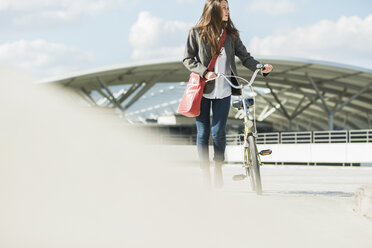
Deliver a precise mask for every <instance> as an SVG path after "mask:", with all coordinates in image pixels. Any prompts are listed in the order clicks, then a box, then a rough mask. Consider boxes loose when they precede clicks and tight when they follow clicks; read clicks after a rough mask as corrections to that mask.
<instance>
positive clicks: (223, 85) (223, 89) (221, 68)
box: [203, 47, 231, 99]
mask: <svg viewBox="0 0 372 248" xmlns="http://www.w3.org/2000/svg"><path fill="white" fill-rule="evenodd" d="M226 60H227V56H226V51H225V48H224V47H222V49H221V54H220V55H219V56H218V58H217V61H216V64H215V66H214V72H215V73H216V74H217V73H226ZM207 84H208V82H207ZM230 95H231V86H230V85H229V83H228V82H227V81H226V80H225V78H223V77H219V78H217V79H215V86H214V89H213V91H212V92H211V93H208V94H203V96H204V97H205V98H208V99H222V98H225V97H228V96H230Z"/></svg>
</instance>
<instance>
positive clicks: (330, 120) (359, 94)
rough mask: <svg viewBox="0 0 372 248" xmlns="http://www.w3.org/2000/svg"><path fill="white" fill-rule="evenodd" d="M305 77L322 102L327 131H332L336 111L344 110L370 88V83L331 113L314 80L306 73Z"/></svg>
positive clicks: (371, 85)
mask: <svg viewBox="0 0 372 248" xmlns="http://www.w3.org/2000/svg"><path fill="white" fill-rule="evenodd" d="M306 76H307V78H308V80H309V82H310V83H311V85H312V86H313V88H314V89H315V91H316V93H317V94H318V96H319V97H320V99H321V100H322V103H323V106H324V109H325V111H326V112H327V114H328V117H329V129H330V130H334V116H335V114H336V113H337V112H338V111H340V110H341V109H342V108H344V107H345V106H347V105H348V104H350V103H351V102H352V101H353V100H355V99H356V98H358V97H359V96H361V95H362V94H364V93H365V92H367V91H368V90H369V89H370V88H371V87H372V84H371V83H370V84H367V85H366V86H365V87H363V88H362V89H361V90H360V91H359V92H357V93H356V94H355V95H353V96H352V97H350V98H349V99H348V100H347V101H346V102H344V103H343V104H341V105H340V106H338V107H336V108H335V109H334V110H333V111H331V110H330V108H329V106H328V105H327V102H326V101H325V99H324V97H323V95H322V94H321V93H320V90H319V88H318V86H317V85H316V83H315V82H314V80H313V79H312V78H311V77H310V75H309V74H308V73H306ZM345 92H346V90H344V92H343V94H345ZM340 100H342V99H340Z"/></svg>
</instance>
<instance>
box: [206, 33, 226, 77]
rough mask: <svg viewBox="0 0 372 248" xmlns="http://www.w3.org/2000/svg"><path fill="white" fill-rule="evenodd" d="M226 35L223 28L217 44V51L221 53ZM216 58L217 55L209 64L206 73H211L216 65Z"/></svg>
mask: <svg viewBox="0 0 372 248" xmlns="http://www.w3.org/2000/svg"><path fill="white" fill-rule="evenodd" d="M226 35H227V32H226V28H224V29H223V32H222V36H221V38H220V42H219V43H218V46H219V51H221V49H222V46H223V43H225V39H226ZM217 58H218V54H216V55H214V56H213V58H212V60H211V62H209V65H208V71H212V70H213V68H214V65H215V64H216V61H217Z"/></svg>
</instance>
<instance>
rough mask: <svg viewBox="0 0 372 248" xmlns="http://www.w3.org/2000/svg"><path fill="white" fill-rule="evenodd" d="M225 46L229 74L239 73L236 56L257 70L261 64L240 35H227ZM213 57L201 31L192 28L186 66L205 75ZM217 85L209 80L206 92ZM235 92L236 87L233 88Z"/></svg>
mask: <svg viewBox="0 0 372 248" xmlns="http://www.w3.org/2000/svg"><path fill="white" fill-rule="evenodd" d="M223 46H224V48H225V51H226V55H227V60H226V74H227V75H231V74H233V75H237V72H236V65H235V56H238V58H239V59H240V60H241V61H242V64H243V65H244V66H245V67H247V68H248V69H250V70H252V71H254V70H256V65H257V64H259V62H258V61H257V60H255V59H254V58H253V57H252V56H251V55H250V53H249V52H248V51H247V49H246V48H245V46H244V45H243V42H242V41H241V40H240V37H238V38H236V39H235V40H233V38H232V36H231V35H230V34H227V35H226V40H225V43H224V45H223ZM211 59H212V55H211V48H210V46H209V45H207V44H205V42H204V41H203V40H202V39H201V38H200V35H199V31H198V30H197V29H195V28H192V29H191V30H190V33H189V36H188V38H187V43H186V48H185V54H184V57H183V64H184V65H185V67H186V68H187V69H188V70H189V71H191V72H195V73H197V74H199V75H200V76H201V77H203V75H204V73H205V72H206V71H207V69H208V64H209V62H210V61H211ZM214 86H215V83H214V81H211V82H208V83H207V84H206V85H205V88H204V93H210V92H212V91H213V89H214ZM233 94H234V88H233Z"/></svg>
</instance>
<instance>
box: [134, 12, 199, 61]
mask: <svg viewBox="0 0 372 248" xmlns="http://www.w3.org/2000/svg"><path fill="white" fill-rule="evenodd" d="M191 26H192V24H190V23H184V22H179V21H165V20H162V19H160V18H158V17H155V16H152V15H151V14H150V13H149V12H146V11H144V12H141V13H140V14H139V16H138V19H137V21H136V23H135V24H133V26H132V27H131V30H130V35H129V42H130V44H131V45H132V47H133V53H132V59H134V60H146V59H154V58H173V57H177V58H181V57H182V55H183V49H184V45H185V42H186V37H187V34H188V31H189V29H190V28H191Z"/></svg>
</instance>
